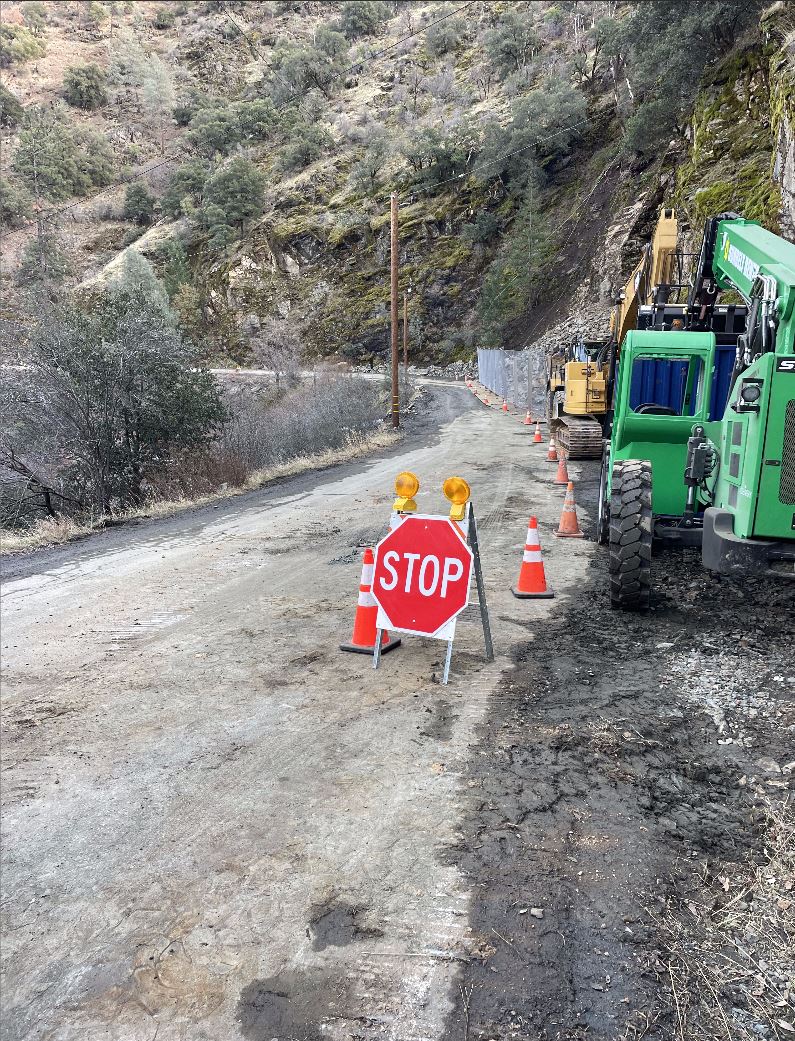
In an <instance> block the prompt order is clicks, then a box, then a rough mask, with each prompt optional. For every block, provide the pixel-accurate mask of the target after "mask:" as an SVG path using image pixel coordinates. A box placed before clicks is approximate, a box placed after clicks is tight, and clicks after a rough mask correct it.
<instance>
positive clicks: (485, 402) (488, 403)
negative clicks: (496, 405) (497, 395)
mask: <svg viewBox="0 0 795 1041" xmlns="http://www.w3.org/2000/svg"><path fill="white" fill-rule="evenodd" d="M483 404H484V405H491V402H490V401H489V399H488V398H484V399H483Z"/></svg>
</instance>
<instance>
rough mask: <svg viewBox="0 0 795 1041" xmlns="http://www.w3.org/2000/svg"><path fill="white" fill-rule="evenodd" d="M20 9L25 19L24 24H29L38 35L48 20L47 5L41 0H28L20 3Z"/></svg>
mask: <svg viewBox="0 0 795 1041" xmlns="http://www.w3.org/2000/svg"><path fill="white" fill-rule="evenodd" d="M20 10H21V11H22V17H23V18H24V19H25V24H26V25H29V26H30V27H31V29H32V30H33V32H34V34H35V35H36V36H38V35H39V33H40V32H41V31H42V29H43V28H44V26H45V25H46V24H47V22H48V21H49V20H50V12H49V11H48V10H47V5H46V4H44V3H42V2H41V0H28V2H27V3H24V4H22V6H21V7H20Z"/></svg>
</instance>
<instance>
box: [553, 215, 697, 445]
mask: <svg viewBox="0 0 795 1041" xmlns="http://www.w3.org/2000/svg"><path fill="white" fill-rule="evenodd" d="M677 237H678V225H677V220H676V214H675V213H674V211H673V210H670V209H663V210H661V211H660V216H659V219H658V220H657V225H656V227H655V229H654V235H653V236H652V240H651V242H649V243H647V244H646V246H645V247H644V250H643V255H642V256H641V258H640V261H639V262H638V264H637V266H636V267H635V270H634V271H633V272H632V274H631V275H630V276H629V278H628V279H627V282H626V285H625V286H624V288H623V289H622V290H621V292H620V293H619V294H618V296H617V297H616V299H615V301H614V303H613V308H612V311H611V313H610V335H609V337H608V339H607V340H581V341H580V342H579V343H577V344H576V345H575V346H573V347H570V348H568V349H567V350H565V351H560V352H556V353H555V354H552V355H551V356H550V358H549V363H548V370H547V394H546V398H547V419H548V421H549V428H550V430H552V431H554V435H555V441H556V443H557V444H558V445H560V447H561V448H563V449H564V450H565V451H566V452H567V454H568V455H569V457H570V458H571V459H599V458H600V457H601V455H602V438H603V437H604V434H605V432H606V428H607V426H608V425H609V422H610V414H611V402H612V397H613V383H614V380H615V370H616V362H617V360H618V350H619V346H620V344H621V343H623V341H624V336H625V335H626V333H627V332H628V331H629V330H630V329H635V328H637V325H638V314H639V310H640V308H641V307H644V306H649V305H660V304H662V305H665V304H666V303H667V302H668V298H669V295H670V292H671V290H672V288H673V287H674V286H676V287H677V288H679V283H681V277H678V278H677V277H676V276H677V275H681V273H680V272H678V270H677V268H678V266H680V265H681V254H678V253H677Z"/></svg>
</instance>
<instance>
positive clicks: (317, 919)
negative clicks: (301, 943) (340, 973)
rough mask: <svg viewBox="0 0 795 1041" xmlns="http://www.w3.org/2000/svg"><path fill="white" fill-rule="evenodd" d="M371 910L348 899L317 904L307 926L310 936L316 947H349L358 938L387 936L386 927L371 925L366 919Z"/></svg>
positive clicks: (314, 948) (320, 948) (316, 948)
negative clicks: (351, 902) (348, 902)
mask: <svg viewBox="0 0 795 1041" xmlns="http://www.w3.org/2000/svg"><path fill="white" fill-rule="evenodd" d="M369 910H370V909H369V908H368V907H359V906H353V905H351V904H346V903H344V902H333V903H324V904H317V905H316V906H315V907H313V908H312V911H311V912H310V915H309V927H308V929H307V935H308V936H309V937H310V938H311V940H312V950H313V951H324V950H325V949H326V948H327V947H347V946H348V944H349V943H354V942H355V941H357V940H365V939H368V938H370V937H374V936H383V935H384V933H383V930H382V929H377V928H375V927H373V926H371V925H368V924H367V922H366V921H365V918H366V916H367V914H368V913H369Z"/></svg>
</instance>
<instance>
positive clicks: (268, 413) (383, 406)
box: [149, 376, 387, 502]
mask: <svg viewBox="0 0 795 1041" xmlns="http://www.w3.org/2000/svg"><path fill="white" fill-rule="evenodd" d="M226 408H227V413H228V417H229V418H228V420H227V422H226V423H225V425H224V428H223V430H222V432H221V434H220V435H219V437H218V438H217V440H216V441H215V442H214V443H213V445H212V446H210V447H209V448H207V449H206V450H205V451H203V452H200V453H193V454H187V455H186V454H183V455H180V456H176V457H174V458H173V459H172V460H171V462H170V463H169V465H168V466H167V467H165V468H164V469H162V470H161V471H160V473H159V474H158V475H157V476H156V477H155V479H154V480H153V482H152V483H151V485H150V487H149V497H150V500H151V501H154V502H156V501H157V500H160V499H170V500H175V499H176V500H181V499H197V498H200V497H202V496H204V495H207V494H208V493H211V492H214V491H218V490H219V489H220V490H225V489H227V488H241V487H243V486H245V485H246V484H247V483H250V482H252V483H256V477H257V475H258V474H262V473H263V472H268V471H272V470H273V469H275V468H279V467H281V466H284V465H285V464H288V463H290V462H291V461H292V460H296V459H305V458H307V457H313V456H317V457H323V456H324V455H326V454H328V453H329V452H337V451H339V450H345V449H347V448H351V449H353V448H356V447H358V446H361V445H363V444H364V443H366V441H367V439H368V436H369V435H372V434H373V433H375V431H376V430H377V428H378V427H380V426H381V423H382V420H383V418H384V416H385V414H386V410H387V400H386V396H385V391H384V390H383V387H382V386H381V385H380V384H377V383H373V382H370V381H365V380H360V379H355V378H351V377H346V376H330V377H328V378H326V379H318V380H317V381H316V382H314V381H313V382H308V383H305V384H302V385H301V386H299V387H296V388H295V389H293V390H292V391H291V392H289V393H286V394H283V395H282V396H280V397H279V398H278V399H277V400H275V401H274V400H273V397H272V392H271V391H269V390H267V389H266V390H265V391H263V390H262V389H257V388H254V389H252V388H248V389H243V390H237V391H230V392H228V393H227V398H226Z"/></svg>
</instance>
